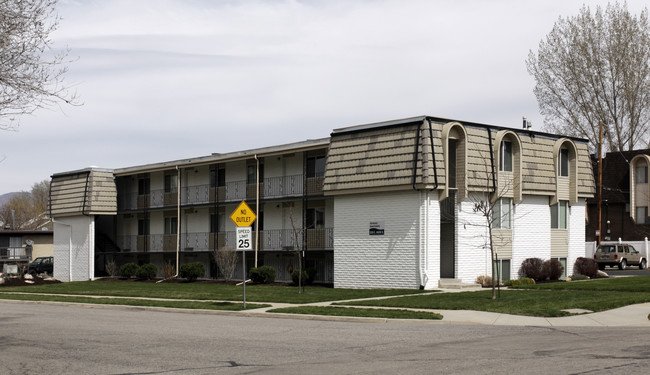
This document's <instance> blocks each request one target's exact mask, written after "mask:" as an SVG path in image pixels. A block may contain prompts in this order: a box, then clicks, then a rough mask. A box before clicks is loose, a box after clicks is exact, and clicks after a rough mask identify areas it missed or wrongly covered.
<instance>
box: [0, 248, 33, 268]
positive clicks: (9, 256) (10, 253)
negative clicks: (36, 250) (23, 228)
mask: <svg viewBox="0 0 650 375" xmlns="http://www.w3.org/2000/svg"><path fill="white" fill-rule="evenodd" d="M31 258H32V249H31V246H30V247H3V248H1V249H0V261H29V260H30V259H31ZM0 270H1V268H0Z"/></svg>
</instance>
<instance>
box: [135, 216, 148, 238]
mask: <svg viewBox="0 0 650 375" xmlns="http://www.w3.org/2000/svg"><path fill="white" fill-rule="evenodd" d="M148 235H149V219H139V220H138V236H148Z"/></svg>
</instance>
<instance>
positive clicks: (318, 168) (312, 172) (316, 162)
mask: <svg viewBox="0 0 650 375" xmlns="http://www.w3.org/2000/svg"><path fill="white" fill-rule="evenodd" d="M323 176H325V157H324V156H317V157H313V158H307V177H323Z"/></svg>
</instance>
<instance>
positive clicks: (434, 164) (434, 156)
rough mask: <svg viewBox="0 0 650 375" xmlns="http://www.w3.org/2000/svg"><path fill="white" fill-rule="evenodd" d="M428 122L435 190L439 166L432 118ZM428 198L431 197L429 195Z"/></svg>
mask: <svg viewBox="0 0 650 375" xmlns="http://www.w3.org/2000/svg"><path fill="white" fill-rule="evenodd" d="M427 122H428V123H429V140H430V142H431V157H432V158H433V182H434V186H433V189H431V190H434V189H437V188H438V167H437V166H436V153H435V151H434V149H433V128H432V126H431V120H430V119H427ZM427 199H429V198H428V195H427Z"/></svg>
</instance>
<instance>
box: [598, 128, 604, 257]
mask: <svg viewBox="0 0 650 375" xmlns="http://www.w3.org/2000/svg"><path fill="white" fill-rule="evenodd" d="M602 203H603V122H602V121H601V122H599V123H598V236H597V237H598V239H597V244H598V245H600V239H601V238H602V235H603V228H602V227H603V213H602V212H603V211H602V210H603V208H602Z"/></svg>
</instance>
